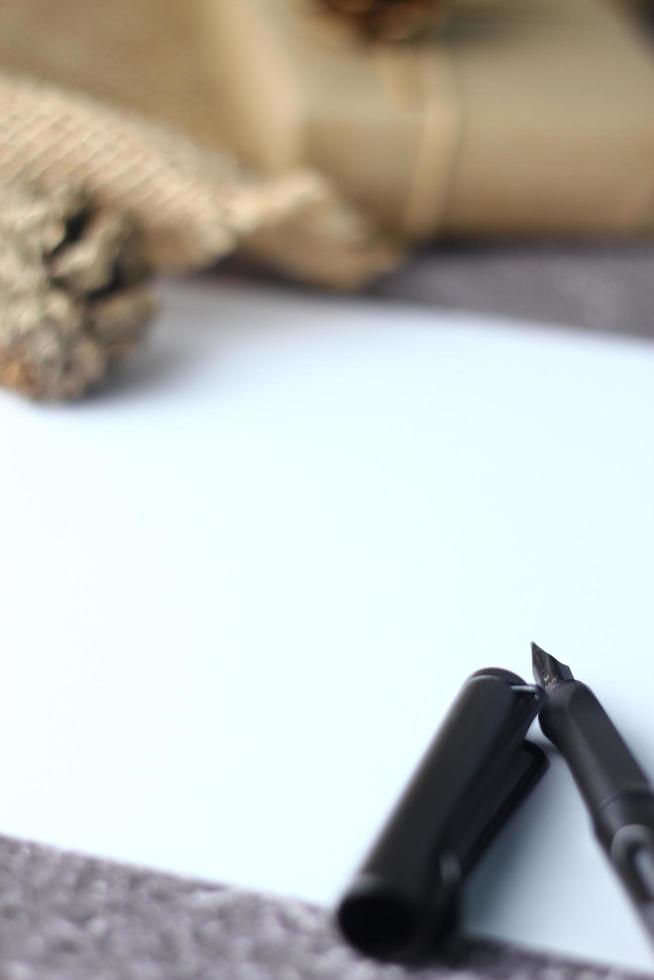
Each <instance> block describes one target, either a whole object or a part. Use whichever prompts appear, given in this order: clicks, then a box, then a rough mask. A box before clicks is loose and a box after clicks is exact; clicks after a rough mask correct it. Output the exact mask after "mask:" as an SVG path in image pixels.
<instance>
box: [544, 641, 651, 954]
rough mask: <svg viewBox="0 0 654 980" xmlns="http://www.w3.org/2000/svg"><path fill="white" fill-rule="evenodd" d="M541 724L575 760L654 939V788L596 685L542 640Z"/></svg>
mask: <svg viewBox="0 0 654 980" xmlns="http://www.w3.org/2000/svg"><path fill="white" fill-rule="evenodd" d="M531 651H532V657H533V666H534V678H535V679H536V682H537V683H538V684H540V685H542V687H543V688H544V689H545V693H546V700H545V703H544V705H543V707H542V708H541V711H540V725H541V728H542V729H543V732H544V733H545V735H546V736H547V737H548V738H549V739H550V741H552V742H553V743H554V745H555V746H556V747H557V749H559V751H560V752H561V754H562V755H563V757H564V759H565V761H566V762H567V763H568V766H569V767H570V771H571V772H572V775H573V776H574V779H575V782H576V783H577V786H578V788H579V791H580V793H581V795H582V796H583V798H584V800H585V802H586V806H587V807H588V810H589V812H590V815H591V818H592V821H593V825H594V829H595V834H596V835H597V838H598V840H599V842H600V844H601V845H602V847H603V848H604V850H605V852H606V854H607V856H608V858H609V861H610V862H611V864H612V865H613V867H614V868H615V870H616V873H617V874H618V875H619V877H620V879H621V881H622V883H623V884H624V886H625V888H626V889H627V891H628V892H629V895H630V896H631V898H632V901H633V902H634V904H635V905H636V908H637V909H638V911H639V913H640V915H641V917H642V919H643V921H644V923H645V925H646V927H647V929H648V931H649V934H650V937H651V938H652V939H654V789H653V788H652V784H651V783H650V781H649V779H648V778H647V776H646V775H645V773H644V772H643V770H642V769H641V768H640V766H639V765H638V763H637V762H636V760H635V759H634V757H633V755H632V754H631V752H630V751H629V749H628V748H627V746H626V745H625V743H624V741H623V739H622V737H621V735H620V734H619V732H618V731H617V729H616V727H615V725H614V724H613V722H612V721H611V719H610V718H609V716H608V715H607V713H606V712H605V710H604V708H603V707H602V705H601V704H600V703H599V701H598V700H597V698H596V697H595V695H594V694H593V692H592V691H591V690H590V688H588V687H586V685H585V684H582V683H581V682H580V681H576V680H575V679H574V677H573V676H572V671H571V670H570V668H569V667H566V666H565V664H562V663H559V661H558V660H556V659H555V658H554V657H552V656H551V655H550V654H549V653H545V651H544V650H541V649H540V647H537V646H536V644H535V643H532V647H531Z"/></svg>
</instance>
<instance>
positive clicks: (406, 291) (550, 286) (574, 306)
mask: <svg viewBox="0 0 654 980" xmlns="http://www.w3.org/2000/svg"><path fill="white" fill-rule="evenodd" d="M371 292H372V293H373V294H375V295H378V296H387V297H391V298H395V299H407V300H410V301H412V302H416V303H420V304H422V305H427V306H431V307H433V308H439V309H461V310H470V311H476V312H481V313H492V314H498V315H505V316H510V317H519V318H527V319H531V320H541V321H544V322H546V323H559V324H562V325H566V326H570V327H576V328H582V329H586V330H592V331H598V332H603V333H619V334H626V335H631V336H638V337H647V336H654V302H653V300H654V247H653V246H652V245H648V244H646V243H643V244H634V245H627V244H625V245H611V244H609V243H606V244H600V245H592V246H591V245H584V244H581V243H579V244H573V245H570V244H568V245H559V246H556V245H540V244H538V245H537V244H534V245H527V246H525V245H511V244H506V245H490V244H489V245H481V244H479V245H467V246H463V245H461V246H450V247H441V248H435V249H432V250H429V251H425V252H423V253H422V254H420V255H418V256H416V257H415V258H414V260H413V261H412V262H411V263H410V264H409V265H408V266H407V267H406V268H404V269H402V270H401V271H399V272H397V273H395V274H393V275H391V276H389V277H387V278H386V279H384V280H383V281H381V282H379V283H377V284H376V285H375V286H374V287H373V288H372V290H371Z"/></svg>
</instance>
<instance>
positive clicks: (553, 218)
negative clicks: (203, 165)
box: [198, 0, 654, 240]
mask: <svg viewBox="0 0 654 980" xmlns="http://www.w3.org/2000/svg"><path fill="white" fill-rule="evenodd" d="M198 13H199V16H201V17H202V18H203V30H202V32H201V34H202V38H203V42H202V43H203V45H204V49H205V50H204V54H205V57H206V60H207V63H208V64H212V65H213V72H214V78H215V91H216V92H217V93H219V95H218V97H217V100H218V104H217V115H218V116H219V117H220V121H221V122H220V125H221V128H222V133H223V136H224V139H225V140H226V142H227V143H228V145H229V146H231V147H233V148H234V149H235V150H236V152H237V153H238V154H239V155H240V156H241V157H242V158H243V159H245V160H247V161H249V162H250V163H251V164H253V165H255V166H256V167H257V168H259V169H261V170H264V171H267V172H271V173H275V172H280V171H284V170H288V169H289V168H292V167H296V166H298V165H308V166H310V167H313V168H315V169H317V170H319V171H321V172H323V173H324V174H326V175H327V176H328V177H330V178H332V179H333V181H334V183H335V185H336V186H337V187H338V189H339V190H340V191H341V192H342V193H344V194H345V195H346V197H347V198H349V199H350V200H351V201H352V202H353V203H354V204H356V205H358V206H359V207H361V208H363V209H364V210H365V211H366V212H368V213H369V214H371V215H373V216H375V217H376V218H377V219H378V220H379V221H380V222H381V223H382V224H383V226H384V227H385V228H386V229H388V230H390V231H392V232H393V233H395V234H399V235H401V236H402V237H403V238H405V239H409V240H413V239H424V238H433V237H434V236H437V235H448V236H451V235H467V236H471V235H473V236H480V235H491V234H492V235H505V236H507V235H511V236H514V235H516V236H517V235H520V236H525V235H532V236H535V235H580V236H581V235H598V234H621V235H622V234H624V235H629V234H644V233H647V232H650V231H651V230H652V227H653V225H654V113H653V112H652V107H653V106H654V48H652V47H651V46H650V42H649V41H648V39H647V37H646V35H645V33H644V31H643V30H642V29H641V28H640V27H639V24H638V21H637V18H636V15H635V12H634V9H633V8H632V7H630V6H628V5H626V4H625V3H624V2H620V0H574V3H570V0H497V2H493V0H461V2H460V3H459V4H457V3H456V2H454V3H453V4H452V5H451V9H450V12H449V16H448V18H447V20H446V21H445V23H444V24H442V25H441V26H440V28H439V29H438V30H437V31H434V32H433V33H432V34H429V35H426V36H424V35H423V36H421V37H420V38H417V39H415V40H413V41H410V42H405V43H401V44H392V43H388V42H387V41H384V40H366V41H364V40H362V39H361V37H359V36H357V35H356V34H355V33H353V32H350V31H344V30H343V29H342V26H341V25H340V24H338V23H337V18H330V17H329V16H325V15H324V14H320V13H318V8H317V6H315V5H312V3H311V2H310V0H238V2H234V3H232V2H225V3H220V2H219V3H216V2H215V0H204V2H200V3H198Z"/></svg>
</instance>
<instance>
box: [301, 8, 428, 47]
mask: <svg viewBox="0 0 654 980" xmlns="http://www.w3.org/2000/svg"><path fill="white" fill-rule="evenodd" d="M318 3H319V4H320V5H321V6H322V8H323V10H324V9H326V10H327V11H329V12H331V13H332V14H334V15H337V16H339V17H340V18H341V19H342V20H344V21H345V22H346V23H348V24H349V25H350V26H351V27H352V28H353V29H354V30H356V31H358V32H359V33H360V34H361V35H363V36H364V37H368V38H373V37H379V38H384V39H385V40H391V41H403V40H406V39H408V38H411V37H415V36H416V35H418V34H422V33H424V32H425V31H426V30H428V29H429V28H430V27H433V26H434V25H435V24H436V23H438V21H439V20H440V19H441V16H442V14H443V11H444V8H445V6H446V0H318Z"/></svg>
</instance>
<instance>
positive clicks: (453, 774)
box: [337, 668, 545, 960]
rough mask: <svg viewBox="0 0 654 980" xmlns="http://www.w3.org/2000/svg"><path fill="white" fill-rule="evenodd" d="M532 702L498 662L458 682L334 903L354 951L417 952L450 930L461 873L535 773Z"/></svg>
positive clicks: (538, 757)
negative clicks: (434, 731)
mask: <svg viewBox="0 0 654 980" xmlns="http://www.w3.org/2000/svg"><path fill="white" fill-rule="evenodd" d="M541 700H542V694H541V692H540V691H539V689H538V688H536V687H532V686H529V685H527V684H526V683H525V682H524V681H523V680H522V678H520V677H518V675H517V674H513V673H511V672H510V671H505V670H501V669H499V668H488V669H487V670H482V671H477V672H476V673H475V674H473V675H472V676H471V677H469V678H468V680H467V681H466V682H465V684H464V685H463V688H462V689H461V691H460V693H459V695H458V697H457V698H456V700H455V702H454V703H453V705H452V706H451V708H450V710H449V711H448V714H447V716H446V718H445V720H444V722H443V724H442V726H441V728H440V729H439V731H438V732H437V734H436V736H435V738H434V739H433V741H432V743H431V745H430V746H429V748H428V749H427V752H426V754H425V756H424V757H423V759H422V761H421V762H420V764H419V766H418V768H417V770H416V772H415V774H414V775H413V777H412V779H411V781H410V782H409V784H408V786H407V788H406V790H405V791H404V793H403V795H402V796H401V798H400V800H399V802H398V804H397V806H396V807H395V809H394V810H393V812H392V813H391V815H390V818H389V819H388V821H387V823H386V825H385V827H384V828H383V830H382V832H381V834H380V836H379V838H378V839H377V841H376V843H375V844H374V846H373V848H372V850H371V851H370V853H369V855H368V857H367V858H366V859H365V861H364V863H363V865H362V867H361V868H360V870H359V872H358V874H357V875H356V876H355V878H354V880H353V882H352V883H351V885H350V887H349V888H348V889H347V891H346V893H345V895H344V896H343V898H342V900H341V902H340V904H339V906H338V910H337V920H338V924H339V926H340V929H341V931H342V932H343V934H344V936H345V938H346V939H347V940H348V941H349V942H350V943H351V944H352V945H353V946H355V947H356V948H357V949H359V950H360V951H361V952H363V953H366V954H368V955H371V956H375V957H377V958H380V959H394V960H411V959H416V958H420V957H422V956H424V955H428V954H429V953H430V952H431V951H433V950H434V949H435V948H437V946H438V944H439V943H440V942H441V941H442V940H443V939H444V938H445V937H446V936H447V935H448V934H449V933H450V932H451V931H452V928H453V926H454V924H455V922H456V917H457V907H458V899H459V891H460V885H461V880H462V877H463V875H464V874H465V872H466V871H467V870H468V869H469V868H470V867H471V865H472V864H473V863H474V861H475V860H476V859H477V858H478V857H479V855H480V854H481V852H482V851H483V849H484V847H485V846H486V844H487V843H489V841H490V840H491V839H492V837H493V836H494V835H495V833H496V832H497V830H498V829H499V828H500V826H501V825H502V824H503V823H504V822H505V820H506V819H507V818H508V817H509V816H510V814H511V813H512V812H513V810H514V809H515V807H516V806H517V805H518V803H519V802H520V800H521V799H522V798H523V797H524V795H525V794H526V792H527V791H528V790H529V788H531V786H532V785H533V784H534V782H535V781H536V779H537V778H538V777H539V776H540V775H541V773H542V772H543V770H544V766H545V757H544V755H543V753H542V752H541V751H540V749H538V748H537V747H536V746H531V745H529V744H528V743H526V742H525V735H526V732H527V730H528V728H529V726H530V724H531V722H532V720H533V719H534V717H535V715H536V713H537V711H538V708H539V706H540V704H541Z"/></svg>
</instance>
